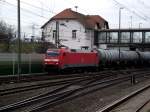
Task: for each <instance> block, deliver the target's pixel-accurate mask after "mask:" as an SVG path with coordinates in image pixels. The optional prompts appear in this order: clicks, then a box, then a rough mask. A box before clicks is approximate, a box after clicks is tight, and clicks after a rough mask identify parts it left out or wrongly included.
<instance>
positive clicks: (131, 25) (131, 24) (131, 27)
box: [130, 16, 132, 29]
mask: <svg viewBox="0 0 150 112" xmlns="http://www.w3.org/2000/svg"><path fill="white" fill-rule="evenodd" d="M130 18H131V29H132V16H130Z"/></svg>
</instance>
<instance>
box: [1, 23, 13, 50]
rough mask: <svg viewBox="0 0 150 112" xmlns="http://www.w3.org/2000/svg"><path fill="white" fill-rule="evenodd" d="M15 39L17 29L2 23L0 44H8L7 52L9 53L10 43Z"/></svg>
mask: <svg viewBox="0 0 150 112" xmlns="http://www.w3.org/2000/svg"><path fill="white" fill-rule="evenodd" d="M14 38H15V28H14V27H13V26H12V25H9V24H6V23H5V22H4V21H2V20H1V21H0V43H5V44H6V51H9V48H10V42H11V41H12V40H13V39H14Z"/></svg>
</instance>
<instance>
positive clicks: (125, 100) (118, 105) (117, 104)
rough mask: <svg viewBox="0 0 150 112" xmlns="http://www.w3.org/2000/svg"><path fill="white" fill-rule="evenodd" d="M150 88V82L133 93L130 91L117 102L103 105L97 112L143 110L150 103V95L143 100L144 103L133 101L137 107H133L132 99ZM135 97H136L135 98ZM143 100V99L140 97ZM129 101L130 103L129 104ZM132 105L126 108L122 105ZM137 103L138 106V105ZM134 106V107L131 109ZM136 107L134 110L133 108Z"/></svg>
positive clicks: (132, 111) (136, 111) (137, 111)
mask: <svg viewBox="0 0 150 112" xmlns="http://www.w3.org/2000/svg"><path fill="white" fill-rule="evenodd" d="M147 90H150V84H149V85H146V86H145V87H142V88H140V89H138V90H136V91H134V92H132V93H130V94H129V95H127V96H124V97H122V98H121V99H119V100H116V101H115V102H113V103H111V104H109V105H107V106H105V107H103V108H102V109H100V110H99V111H97V112H114V111H115V112H118V111H122V112H127V111H128V112H141V110H142V109H143V108H144V107H145V105H147V104H148V103H150V97H148V99H147V100H145V101H143V103H142V104H138V102H134V104H133V102H131V103H132V104H133V105H135V107H132V105H131V104H130V100H134V99H137V98H138V95H140V94H141V93H144V92H145V91H147ZM133 98H134V99H133ZM139 100H142V99H139ZM128 103H129V104H128ZM123 104H124V105H126V104H128V105H130V106H129V107H127V106H125V107H126V108H124V107H122V105H123ZM136 105H137V106H136ZM130 108H132V109H130ZM133 109H134V110H133ZM149 109H150V108H149Z"/></svg>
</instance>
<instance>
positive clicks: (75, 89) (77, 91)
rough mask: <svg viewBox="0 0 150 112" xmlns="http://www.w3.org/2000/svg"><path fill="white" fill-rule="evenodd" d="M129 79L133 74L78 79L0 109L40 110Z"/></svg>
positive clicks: (6, 110)
mask: <svg viewBox="0 0 150 112" xmlns="http://www.w3.org/2000/svg"><path fill="white" fill-rule="evenodd" d="M138 73H139V74H138ZM138 73H135V74H137V75H139V76H140V75H141V74H140V73H144V71H141V72H138ZM147 74H150V73H147ZM142 75H143V74H142ZM142 75H141V76H142ZM129 80H131V75H128V76H122V77H118V78H111V79H107V78H106V79H103V80H99V79H97V78H94V79H90V80H89V79H88V80H87V79H83V80H77V81H75V82H72V83H69V84H66V85H64V86H63V87H59V88H57V89H55V90H53V91H49V92H46V93H43V94H40V95H37V96H34V97H32V98H28V99H26V100H23V101H20V102H16V103H13V104H10V105H6V106H3V107H0V111H2V112H9V111H11V112H12V111H14V112H17V111H18V112H20V111H23V110H24V109H25V110H27V111H28V112H38V111H41V110H43V109H46V108H48V107H50V106H54V105H58V104H61V103H63V102H66V101H69V100H72V99H74V98H77V97H81V96H83V95H85V94H88V93H91V92H94V91H96V90H99V89H102V88H106V87H109V86H112V85H115V84H119V83H121V82H123V81H129Z"/></svg>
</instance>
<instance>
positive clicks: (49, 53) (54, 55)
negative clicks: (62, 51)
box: [47, 52, 59, 57]
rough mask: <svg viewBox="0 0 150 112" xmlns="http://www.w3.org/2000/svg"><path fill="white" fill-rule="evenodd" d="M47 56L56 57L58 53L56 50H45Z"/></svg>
mask: <svg viewBox="0 0 150 112" xmlns="http://www.w3.org/2000/svg"><path fill="white" fill-rule="evenodd" d="M47 56H50V57H56V56H59V53H58V52H47Z"/></svg>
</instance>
